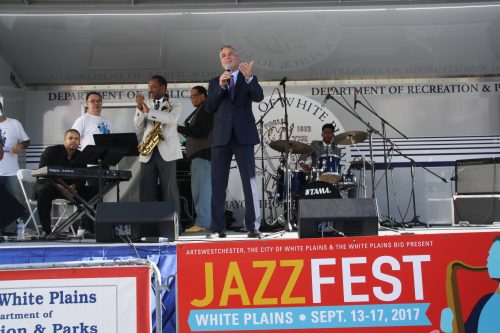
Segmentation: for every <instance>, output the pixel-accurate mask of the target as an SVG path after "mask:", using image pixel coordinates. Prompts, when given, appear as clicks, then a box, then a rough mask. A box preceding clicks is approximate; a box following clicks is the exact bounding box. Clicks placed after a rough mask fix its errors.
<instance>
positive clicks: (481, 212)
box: [453, 194, 500, 225]
mask: <svg viewBox="0 0 500 333" xmlns="http://www.w3.org/2000/svg"><path fill="white" fill-rule="evenodd" d="M453 205H454V207H455V224H460V222H468V223H469V224H479V225H481V224H493V222H499V221H500V195H498V194H496V195H454V196H453Z"/></svg>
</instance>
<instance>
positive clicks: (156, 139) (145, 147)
mask: <svg viewBox="0 0 500 333" xmlns="http://www.w3.org/2000/svg"><path fill="white" fill-rule="evenodd" d="M162 111H166V112H171V111H172V104H170V102H168V101H167V105H165V106H164V107H163V108H162ZM163 126H164V125H163V124H162V123H161V122H159V121H155V122H154V125H153V128H152V129H151V130H150V131H149V132H148V134H147V135H146V136H145V137H144V138H143V139H142V141H141V142H140V143H139V145H138V146H137V150H139V153H140V154H141V155H143V156H146V155H149V154H151V152H152V151H153V149H154V148H155V147H156V146H157V145H158V144H159V143H160V141H163V140H164V139H165V138H164V137H163Z"/></svg>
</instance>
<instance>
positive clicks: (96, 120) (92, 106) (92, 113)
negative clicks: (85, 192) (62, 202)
mask: <svg viewBox="0 0 500 333" xmlns="http://www.w3.org/2000/svg"><path fill="white" fill-rule="evenodd" d="M85 102H86V106H87V113H85V114H83V115H81V116H80V117H78V118H77V119H76V120H75V123H74V124H73V126H71V128H72V129H75V130H77V131H78V132H79V133H80V148H79V149H80V150H83V149H84V148H85V147H86V146H88V145H94V144H95V141H94V134H111V133H114V132H115V126H114V125H113V123H112V122H111V120H109V119H107V118H105V117H103V116H101V112H102V96H101V94H99V93H98V92H97V91H91V92H89V93H87V96H86V97H85ZM91 167H92V168H97V166H91ZM105 168H106V167H105ZM87 185H88V186H89V187H91V188H94V190H96V189H97V188H99V181H98V179H95V178H90V179H88V180H87ZM80 229H85V230H92V229H93V226H92V223H91V220H90V219H89V218H88V217H87V216H86V215H84V216H83V217H82V220H81V225H80ZM79 232H80V230H79ZM81 232H84V231H83V230H82V231H81Z"/></svg>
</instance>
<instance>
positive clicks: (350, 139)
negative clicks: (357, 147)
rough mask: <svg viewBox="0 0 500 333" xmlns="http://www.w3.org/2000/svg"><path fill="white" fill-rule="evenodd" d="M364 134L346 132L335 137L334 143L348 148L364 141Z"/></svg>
mask: <svg viewBox="0 0 500 333" xmlns="http://www.w3.org/2000/svg"><path fill="white" fill-rule="evenodd" d="M366 136H367V134H366V132H361V131H347V132H343V133H340V134H337V135H335V140H334V143H335V144H336V145H341V146H350V145H352V144H354V143H360V142H363V141H365V140H366Z"/></svg>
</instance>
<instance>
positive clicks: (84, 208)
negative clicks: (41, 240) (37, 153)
mask: <svg viewBox="0 0 500 333" xmlns="http://www.w3.org/2000/svg"><path fill="white" fill-rule="evenodd" d="M45 178H46V179H47V181H48V182H49V183H50V184H51V185H53V186H56V185H57V184H60V185H62V186H63V187H64V188H65V189H67V190H69V191H70V192H72V193H73V197H66V199H67V200H69V201H71V202H72V203H73V204H74V205H75V206H76V207H77V209H76V211H75V212H74V213H73V214H71V215H70V216H69V217H68V218H67V219H66V220H65V221H62V222H61V223H60V224H59V225H58V226H57V228H56V229H54V230H53V231H52V233H51V234H50V237H49V238H52V239H55V238H58V237H59V236H60V235H61V233H62V231H63V230H64V229H66V228H67V227H69V226H71V225H73V223H75V222H76V221H78V219H80V217H81V216H82V215H83V214H87V215H88V216H89V217H90V218H91V219H92V221H94V223H95V216H96V210H95V209H94V206H95V205H96V204H97V203H98V202H100V201H102V199H103V197H104V196H105V195H106V194H107V193H108V192H109V191H111V190H112V189H113V188H114V187H115V186H116V185H118V184H119V183H120V182H121V180H120V179H117V180H109V179H108V180H107V181H106V183H105V184H103V186H102V188H101V189H100V191H99V192H98V193H97V194H96V195H94V196H93V197H92V198H91V199H90V200H88V201H87V200H85V199H84V198H83V197H82V196H81V195H79V194H78V193H76V192H75V191H73V189H72V188H71V187H70V186H69V185H68V183H66V182H65V181H64V179H63V177H58V176H53V177H45ZM72 178H74V176H72Z"/></svg>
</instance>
